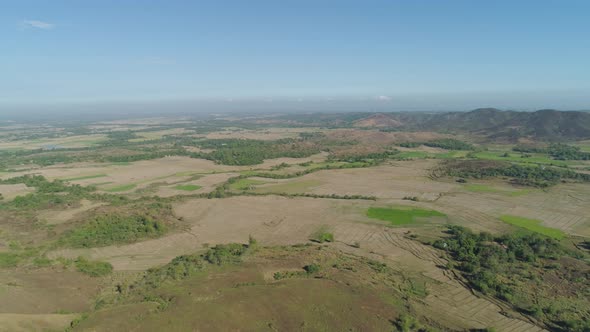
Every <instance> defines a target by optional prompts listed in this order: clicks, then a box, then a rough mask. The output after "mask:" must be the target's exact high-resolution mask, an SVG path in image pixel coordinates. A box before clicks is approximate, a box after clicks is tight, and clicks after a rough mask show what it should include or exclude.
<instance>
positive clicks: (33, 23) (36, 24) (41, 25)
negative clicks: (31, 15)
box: [21, 20, 55, 30]
mask: <svg viewBox="0 0 590 332" xmlns="http://www.w3.org/2000/svg"><path fill="white" fill-rule="evenodd" d="M21 23H22V25H23V26H25V27H27V28H35V29H43V30H50V29H53V28H54V27H55V24H53V23H47V22H43V21H37V20H23V21H22V22H21Z"/></svg>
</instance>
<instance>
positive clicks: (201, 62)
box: [0, 0, 590, 115]
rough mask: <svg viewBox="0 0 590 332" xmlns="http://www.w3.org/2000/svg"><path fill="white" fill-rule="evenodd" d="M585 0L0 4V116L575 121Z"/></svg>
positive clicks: (586, 45) (588, 90)
mask: <svg viewBox="0 0 590 332" xmlns="http://www.w3.org/2000/svg"><path fill="white" fill-rule="evenodd" d="M588 12H590V3H589V2H587V1H560V2H556V1H519V2H514V1H494V2H481V1H477V2H475V1H444V2H443V1H441V2H436V3H435V2H427V1H385V0H382V1H377V0H375V1H362V2H361V1H331V0H326V1H311V0H304V1H296V2H295V1H286V2H277V1H249V2H243V1H227V2H224V3H223V4H221V3H219V2H215V1H196V2H190V1H151V2H149V3H144V2H135V1H131V2H125V3H120V2H117V1H100V2H84V3H82V2H75V1H51V2H48V1H9V2H6V3H5V4H4V6H3V10H2V12H0V40H2V41H3V43H2V47H3V52H2V53H1V55H0V72H1V73H2V75H0V115H3V114H4V115H8V114H21V113H32V114H37V113H44V112H48V113H50V112H57V111H64V112H96V111H100V112H139V111H144V112H167V111H170V112H188V111H209V112H212V111H256V110H259V111H404V110H408V111H411V110H419V111H426V110H432V111H451V110H456V111H462V110H470V109H474V108H478V107H497V108H502V109H516V110H535V109H541V108H555V109H560V110H588V109H590V101H589V99H588V98H587V96H588V95H590V80H588V77H589V76H590V66H588V59H589V58H590V42H589V41H588V39H587V32H588V31H590V22H589V21H588V20H587V15H586V14H587V13H588Z"/></svg>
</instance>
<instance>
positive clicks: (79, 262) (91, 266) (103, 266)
mask: <svg viewBox="0 0 590 332" xmlns="http://www.w3.org/2000/svg"><path fill="white" fill-rule="evenodd" d="M74 264H75V265H76V269H77V270H78V271H80V272H82V273H84V274H87V275H89V276H91V277H102V276H105V275H107V274H110V273H111V272H113V266H112V265H111V264H110V263H107V262H99V261H89V260H87V259H86V258H84V257H78V258H77V259H76V261H75V262H74Z"/></svg>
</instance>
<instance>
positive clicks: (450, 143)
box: [399, 138, 475, 150]
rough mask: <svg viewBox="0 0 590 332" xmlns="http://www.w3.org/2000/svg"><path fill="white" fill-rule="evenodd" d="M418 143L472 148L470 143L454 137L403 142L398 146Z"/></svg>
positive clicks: (455, 148) (441, 146)
mask: <svg viewBox="0 0 590 332" xmlns="http://www.w3.org/2000/svg"><path fill="white" fill-rule="evenodd" d="M420 145H426V146H430V147H434V148H441V149H445V150H474V149H475V147H474V146H473V145H472V144H469V143H466V142H463V141H460V140H458V139H454V138H440V139H435V140H431V141H427V142H403V143H400V144H399V146H401V147H404V148H417V147H419V146H420Z"/></svg>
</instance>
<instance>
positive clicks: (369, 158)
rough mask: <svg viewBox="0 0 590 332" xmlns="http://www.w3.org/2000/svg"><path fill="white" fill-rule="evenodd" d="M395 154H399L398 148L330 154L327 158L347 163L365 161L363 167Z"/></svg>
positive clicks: (375, 163)
mask: <svg viewBox="0 0 590 332" xmlns="http://www.w3.org/2000/svg"><path fill="white" fill-rule="evenodd" d="M397 154H399V150H395V149H394V150H388V151H383V152H373V153H365V154H357V155H347V156H342V157H334V156H330V157H329V160H336V161H345V162H348V163H365V165H366V166H363V167H369V166H373V165H377V164H378V163H380V162H382V161H384V160H386V159H388V158H392V157H395V155H397ZM343 168H344V167H343Z"/></svg>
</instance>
